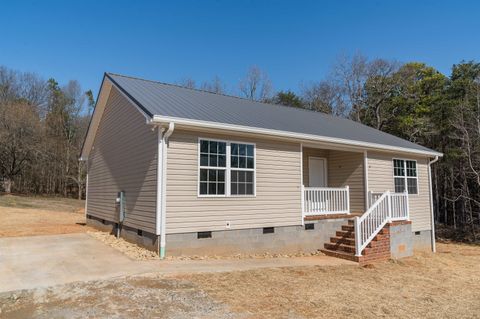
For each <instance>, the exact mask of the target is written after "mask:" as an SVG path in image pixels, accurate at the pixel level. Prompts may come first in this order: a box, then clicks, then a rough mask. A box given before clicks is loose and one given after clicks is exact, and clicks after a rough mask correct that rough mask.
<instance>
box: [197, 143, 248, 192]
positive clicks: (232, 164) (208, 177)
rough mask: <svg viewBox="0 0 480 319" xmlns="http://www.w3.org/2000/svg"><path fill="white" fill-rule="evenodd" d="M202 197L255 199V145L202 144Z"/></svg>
mask: <svg viewBox="0 0 480 319" xmlns="http://www.w3.org/2000/svg"><path fill="white" fill-rule="evenodd" d="M199 152H200V160H199V189H198V194H199V195H200V196H252V195H255V145H253V144H248V143H237V142H227V141H215V140H208V139H200V140H199Z"/></svg>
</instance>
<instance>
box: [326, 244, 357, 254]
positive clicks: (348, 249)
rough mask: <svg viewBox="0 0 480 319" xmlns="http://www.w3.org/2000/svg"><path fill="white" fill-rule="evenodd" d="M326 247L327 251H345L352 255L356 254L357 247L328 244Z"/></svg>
mask: <svg viewBox="0 0 480 319" xmlns="http://www.w3.org/2000/svg"><path fill="white" fill-rule="evenodd" d="M324 246H325V249H328V250H333V251H344V252H347V253H352V254H354V253H355V246H351V245H344V244H329V243H326V244H325V245H324Z"/></svg>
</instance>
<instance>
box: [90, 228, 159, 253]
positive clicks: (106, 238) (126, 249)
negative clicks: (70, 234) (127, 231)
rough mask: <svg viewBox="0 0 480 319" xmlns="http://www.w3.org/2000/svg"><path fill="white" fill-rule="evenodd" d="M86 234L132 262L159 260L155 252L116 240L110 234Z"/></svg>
mask: <svg viewBox="0 0 480 319" xmlns="http://www.w3.org/2000/svg"><path fill="white" fill-rule="evenodd" d="M87 234H88V235H90V236H92V237H93V238H96V239H98V240H100V241H101V242H103V243H105V244H107V245H108V246H110V247H113V248H115V249H117V250H118V251H120V252H122V253H124V254H125V255H127V256H128V257H130V258H132V259H134V260H154V259H158V258H159V256H158V254H157V253H156V252H154V251H151V250H148V249H145V248H143V247H140V246H138V245H136V244H132V243H129V242H128V241H126V240H125V239H123V238H117V237H115V236H114V235H112V234H110V233H107V232H100V231H95V232H92V231H91V232H87Z"/></svg>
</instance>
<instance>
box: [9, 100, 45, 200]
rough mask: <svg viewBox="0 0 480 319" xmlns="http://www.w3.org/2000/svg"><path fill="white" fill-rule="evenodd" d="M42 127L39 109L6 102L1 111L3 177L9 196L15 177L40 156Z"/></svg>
mask: <svg viewBox="0 0 480 319" xmlns="http://www.w3.org/2000/svg"><path fill="white" fill-rule="evenodd" d="M39 133H41V128H40V121H39V117H38V113H37V112H36V110H35V107H34V106H32V105H30V104H28V103H25V102H23V103H22V102H17V103H5V104H2V108H1V109H0V177H3V188H4V190H5V192H6V193H10V192H11V191H12V186H13V181H14V178H15V177H16V176H17V175H18V174H20V173H21V172H22V171H23V170H24V169H25V167H26V166H27V165H28V164H29V163H30V162H32V161H34V158H35V156H36V150H37V145H38V142H39V138H40V136H41V135H40V134H39Z"/></svg>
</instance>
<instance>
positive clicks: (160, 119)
mask: <svg viewBox="0 0 480 319" xmlns="http://www.w3.org/2000/svg"><path fill="white" fill-rule="evenodd" d="M152 121H153V122H156V123H168V122H173V123H175V124H178V125H186V126H192V127H202V128H212V129H222V130H230V131H237V132H245V133H254V134H262V135H265V136H276V137H284V138H293V139H300V140H309V141H315V142H327V143H334V144H341V145H345V146H356V147H365V148H368V149H374V150H383V151H396V152H402V153H412V154H418V155H425V156H433V157H435V156H439V157H442V156H443V153H440V152H436V151H433V150H432V151H423V150H417V149H412V148H406V147H397V146H391V145H384V144H377V143H369V142H361V141H355V140H348V139H342V138H333V137H328V136H321V135H313V134H304V133H295V132H289V131H280V130H274V129H265V128H258V127H251V126H243V125H236V124H226V123H217V122H210V121H201V120H191V119H185V118H178V117H170V116H161V115H154V116H153V120H152Z"/></svg>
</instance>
